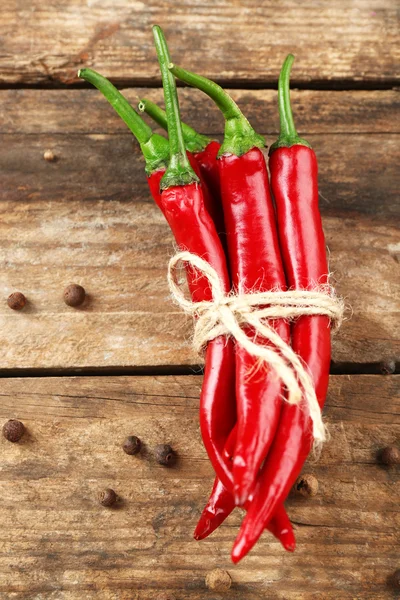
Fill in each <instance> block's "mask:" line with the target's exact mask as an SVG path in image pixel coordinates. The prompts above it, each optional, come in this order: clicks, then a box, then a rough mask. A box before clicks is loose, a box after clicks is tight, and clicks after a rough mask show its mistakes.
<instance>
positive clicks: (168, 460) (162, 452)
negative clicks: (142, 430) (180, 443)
mask: <svg viewBox="0 0 400 600" xmlns="http://www.w3.org/2000/svg"><path fill="white" fill-rule="evenodd" d="M154 456H155V458H156V461H157V462H158V464H159V465H164V467H170V466H172V465H173V464H174V463H175V461H176V454H175V452H174V451H173V449H172V448H171V446H170V445H169V444H158V446H156V447H155V448H154Z"/></svg>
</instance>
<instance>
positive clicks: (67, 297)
mask: <svg viewBox="0 0 400 600" xmlns="http://www.w3.org/2000/svg"><path fill="white" fill-rule="evenodd" d="M85 297H86V292H85V289H84V288H83V287H82V286H81V285H78V284H76V283H71V285H69V286H67V287H66V288H65V290H64V302H65V304H68V306H80V305H81V304H82V303H83V302H84V300H85Z"/></svg>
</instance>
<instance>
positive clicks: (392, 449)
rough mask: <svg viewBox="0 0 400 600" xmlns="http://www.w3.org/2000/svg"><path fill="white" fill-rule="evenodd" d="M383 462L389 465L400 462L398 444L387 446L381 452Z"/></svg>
mask: <svg viewBox="0 0 400 600" xmlns="http://www.w3.org/2000/svg"><path fill="white" fill-rule="evenodd" d="M380 459H381V462H382V463H383V464H384V465H388V466H389V467H391V466H393V465H399V464H400V450H399V449H398V448H396V446H387V447H386V448H383V450H381V453H380Z"/></svg>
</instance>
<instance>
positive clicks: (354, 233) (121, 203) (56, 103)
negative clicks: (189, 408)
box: [0, 90, 400, 369]
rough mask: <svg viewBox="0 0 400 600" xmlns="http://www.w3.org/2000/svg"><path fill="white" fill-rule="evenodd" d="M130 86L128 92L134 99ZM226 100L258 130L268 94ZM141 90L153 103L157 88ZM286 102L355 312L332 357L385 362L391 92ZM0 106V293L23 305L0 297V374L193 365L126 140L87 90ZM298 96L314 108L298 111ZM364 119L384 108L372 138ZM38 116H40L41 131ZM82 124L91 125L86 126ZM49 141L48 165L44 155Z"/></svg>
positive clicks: (392, 330) (307, 95)
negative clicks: (314, 167) (310, 152)
mask: <svg viewBox="0 0 400 600" xmlns="http://www.w3.org/2000/svg"><path fill="white" fill-rule="evenodd" d="M142 91H143V90H139V92H142ZM136 92H137V90H129V94H128V95H129V97H130V98H131V99H132V100H133V99H134V98H135V96H136V95H138V94H137V93H136ZM236 95H237V97H238V99H240V100H241V102H242V104H243V105H247V104H248V105H249V106H250V107H251V112H252V113H253V114H252V116H253V118H254V121H255V122H256V124H257V125H261V124H262V122H263V121H264V120H265V121H268V120H269V118H270V116H272V115H273V114H274V102H275V100H276V99H275V97H274V96H275V94H274V93H273V92H268V93H267V94H266V97H267V101H266V107H265V110H264V109H263V107H262V105H261V97H260V92H246V94H244V93H241V92H236ZM152 97H153V99H154V98H159V97H160V91H159V90H154V91H152ZM182 97H183V104H184V109H185V110H186V111H187V112H188V113H190V114H193V116H194V118H193V120H194V122H195V125H201V123H204V122H209V123H210V128H211V126H212V127H214V126H215V129H214V130H213V131H210V133H215V134H216V135H218V134H220V133H221V130H218V129H217V121H216V120H214V121H213V120H212V119H211V120H210V121H208V114H209V113H210V114H213V115H214V116H213V118H214V119H215V114H214V111H213V110H211V109H210V106H209V105H206V104H204V103H200V102H196V104H195V100H194V97H193V92H192V91H189V90H186V91H185V92H184V93H183V94H182ZM295 97H296V108H297V110H298V112H300V113H301V114H308V115H311V116H309V117H308V120H307V121H306V125H305V129H308V130H309V131H310V135H308V137H309V138H310V140H311V141H312V142H313V143H314V145H315V147H316V149H317V152H318V156H319V160H320V184H321V185H320V189H321V210H322V213H323V216H324V227H325V230H326V237H327V243H328V246H329V249H330V260H331V270H332V271H333V273H334V278H335V280H336V282H337V287H338V291H339V293H341V294H342V295H343V296H345V298H346V300H347V302H348V303H349V304H350V305H351V307H352V310H353V316H352V317H351V319H349V320H348V321H346V322H345V324H344V326H343V328H342V330H341V332H340V333H339V334H338V336H337V337H336V338H335V341H334V354H333V357H334V360H335V361H337V362H356V363H369V362H377V361H380V360H382V359H393V358H394V359H396V358H398V356H399V354H400V351H399V339H400V333H399V329H398V327H399V323H398V317H397V313H398V301H399V288H398V281H399V278H398V256H399V249H398V231H397V230H396V228H395V226H394V225H395V223H394V221H393V218H394V217H395V216H396V215H398V214H399V203H398V199H397V190H398V185H399V177H398V169H397V164H398V162H399V144H398V136H397V135H396V133H395V131H394V129H395V125H394V123H395V121H394V120H393V119H390V118H389V116H390V107H392V108H393V110H395V109H396V102H397V97H398V96H397V94H396V93H394V92H380V93H376V94H375V95H374V99H373V98H372V96H369V95H368V94H366V93H364V92H340V93H331V94H326V93H323V92H299V93H298V94H296V95H295ZM197 98H198V97H197ZM330 98H331V101H330ZM358 98H360V101H358ZM367 98H369V100H367ZM0 100H1V103H0V106H1V107H2V108H4V112H3V114H4V115H5V116H4V118H3V120H2V122H1V124H0V131H1V134H0V136H1V144H0V163H1V167H2V187H1V189H0V200H1V203H0V211H1V224H0V259H1V263H2V266H3V268H2V276H1V280H0V283H1V293H2V296H3V298H4V299H5V298H6V297H7V296H8V294H9V293H11V292H12V291H14V290H16V289H18V290H20V291H23V292H24V293H25V294H26V296H27V297H28V300H29V305H28V307H27V308H26V309H25V310H24V311H23V312H22V313H14V312H12V311H10V310H9V309H8V307H7V305H6V304H5V303H2V304H1V307H0V324H1V334H0V335H1V344H0V348H1V349H0V358H1V368H2V369H15V368H53V369H57V368H90V367H104V368H107V367H108V368H110V367H117V368H118V367H127V366H132V367H134V366H138V367H140V366H152V365H157V366H160V365H184V364H185V365H187V364H196V363H197V362H198V361H199V359H198V358H197V357H196V356H195V355H194V354H193V352H192V351H191V350H190V343H189V338H190V324H189V323H188V322H187V321H185V319H184V317H183V316H182V314H181V313H180V312H179V310H178V309H177V308H175V307H174V306H173V305H172V304H171V302H170V300H169V298H168V290H167V286H166V266H167V262H168V258H169V257H170V256H171V255H172V253H173V251H174V246H173V239H172V236H171V234H170V233H169V230H168V227H167V225H166V223H165V222H164V220H163V218H162V216H161V214H159V212H158V210H157V209H156V207H155V206H154V205H153V203H152V201H151V198H150V195H149V192H148V189H147V184H146V180H145V176H144V173H143V161H142V159H141V157H140V152H139V150H138V148H137V146H136V145H135V144H134V143H133V141H132V136H131V135H130V134H129V132H125V130H124V129H123V126H121V125H120V124H119V120H118V118H117V117H116V115H114V114H113V111H112V110H111V109H110V107H109V106H108V105H107V103H106V102H105V101H104V100H103V98H101V96H100V95H99V94H98V93H97V92H92V91H89V90H85V91H77V90H74V91H68V92H66V91H57V92H52V93H50V92H43V91H32V90H24V91H16V90H13V91H7V92H2V93H1V94H0ZM309 103H310V104H311V106H312V107H313V110H312V111H307V110H305V107H306V106H307V105H308V104H309ZM194 105H196V106H197V107H198V108H197V110H196V111H193V110H192V108H193V106H194ZM17 106H19V107H20V108H16V107H17ZM92 106H93V110H92ZM8 107H11V108H10V110H8ZM302 107H303V109H304V113H303V110H302ZM318 107H319V108H318ZM331 107H332V111H333V112H334V111H339V112H340V113H341V114H342V121H341V123H342V125H341V130H342V133H340V132H336V131H335V132H334V133H332V134H328V133H327V129H326V125H325V117H326V118H327V120H328V121H329V118H330V116H329V115H330V113H331ZM354 107H356V110H355V109H354ZM363 107H364V111H363ZM363 112H365V113H366V115H367V116H365V117H364V118H363V119H362V118H360V117H361V114H362V113H363ZM0 114H1V111H0ZM316 114H322V118H320V117H317V116H315V115H316ZM369 114H371V115H372V116H374V115H377V114H380V115H381V120H379V119H377V120H376V121H374V122H375V125H374V127H375V130H373V132H369V131H368V129H369V128H370V121H369V118H368V115H369ZM22 115H23V116H22ZM46 115H48V118H46ZM384 115H386V117H384ZM77 116H78V117H79V118H77ZM271 122H272V123H274V127H276V122H274V121H271ZM41 123H46V125H45V126H44V128H43V129H44V131H43V133H41V127H40V124H41ZM113 126H115V127H116V132H115V133H112V128H113ZM331 126H333V122H332V121H331ZM354 128H355V129H356V131H357V133H354V134H353V135H347V134H345V133H344V131H345V130H346V129H347V130H349V131H352V130H353V129H354ZM92 129H94V130H95V131H96V133H94V134H91V133H89V132H90V131H91V130H92ZM271 137H272V136H271ZM47 148H51V149H52V150H53V151H54V153H55V154H56V156H57V158H58V160H57V161H56V162H54V163H48V162H46V161H45V160H44V159H43V152H44V150H45V149H47ZM70 282H77V283H80V284H82V285H83V286H84V287H85V288H86V289H87V291H88V293H89V299H88V302H87V303H86V305H85V306H84V307H82V308H81V309H78V310H77V309H71V308H68V307H66V306H65V305H64V304H63V302H62V300H61V295H62V291H63V289H64V287H65V286H66V285H67V284H68V283H70ZM371 290H373V295H371ZM382 315H384V318H383V316H382ZM349 316H350V314H349Z"/></svg>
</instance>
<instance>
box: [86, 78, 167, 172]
mask: <svg viewBox="0 0 400 600" xmlns="http://www.w3.org/2000/svg"><path fill="white" fill-rule="evenodd" d="M78 77H80V78H81V79H85V81H88V82H89V83H91V84H92V85H94V86H95V87H96V88H97V89H98V90H99V91H100V92H101V93H102V94H103V96H104V97H105V98H106V99H107V100H108V102H109V103H110V104H111V106H112V107H113V108H114V110H115V112H116V113H117V114H118V115H119V116H120V117H121V119H122V120H123V121H124V123H125V124H126V125H127V126H128V127H129V129H130V130H131V132H132V133H133V135H134V136H135V138H136V139H137V141H138V142H139V144H140V148H141V150H142V152H143V155H144V158H145V161H146V172H147V174H148V175H151V173H153V172H154V171H156V170H157V169H160V168H163V167H165V166H166V165H167V163H168V156H169V144H168V141H167V140H166V139H165V138H163V137H162V136H161V135H157V134H154V133H153V131H152V129H151V127H149V125H147V123H145V122H144V121H143V119H142V118H141V117H140V115H138V114H137V112H136V111H135V110H134V109H133V108H132V106H131V105H130V104H129V102H128V100H127V99H126V98H125V97H124V96H123V95H122V94H121V92H120V91H119V90H117V88H116V87H115V86H114V85H113V84H112V83H111V81H108V79H106V78H105V77H103V75H100V73H96V71H93V70H92V69H80V71H78Z"/></svg>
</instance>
